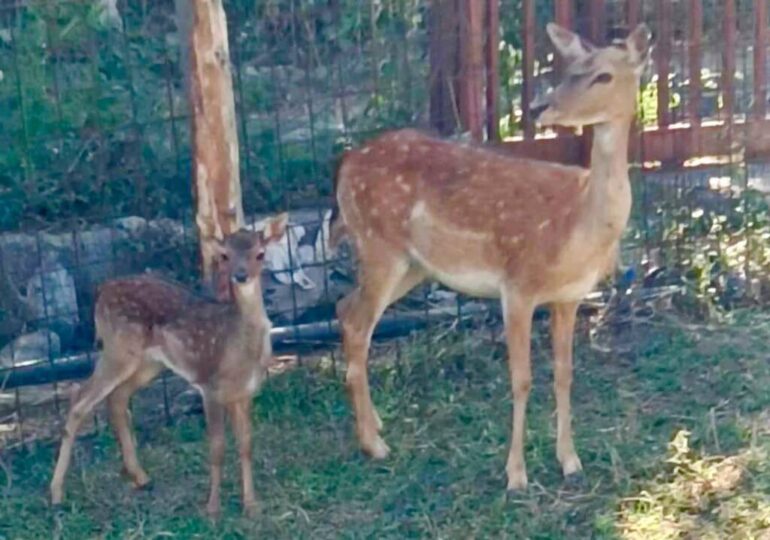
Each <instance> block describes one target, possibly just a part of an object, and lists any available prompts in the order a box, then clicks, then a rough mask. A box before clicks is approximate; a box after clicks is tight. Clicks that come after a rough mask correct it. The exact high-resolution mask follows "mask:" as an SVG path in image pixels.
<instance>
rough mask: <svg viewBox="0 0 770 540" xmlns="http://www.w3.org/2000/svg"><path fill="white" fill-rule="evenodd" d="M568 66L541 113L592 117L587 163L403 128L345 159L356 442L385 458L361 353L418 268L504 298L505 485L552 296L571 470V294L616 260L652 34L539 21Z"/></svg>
mask: <svg viewBox="0 0 770 540" xmlns="http://www.w3.org/2000/svg"><path fill="white" fill-rule="evenodd" d="M548 30H549V34H550V35H551V38H552V41H553V42H554V44H555V45H556V46H557V48H558V49H559V51H560V52H561V53H562V56H564V58H565V60H567V62H568V65H567V69H566V72H567V76H566V77H565V80H564V82H563V83H562V84H560V85H559V86H558V87H557V88H556V89H555V91H554V92H553V93H552V94H551V95H549V96H548V97H547V98H546V99H545V100H544V103H542V104H541V105H540V106H539V107H538V109H540V110H541V111H542V116H541V118H542V119H543V122H545V123H549V124H560V125H566V126H573V125H584V124H595V136H594V143H593V144H594V146H593V149H592V166H591V169H590V170H586V169H581V168H577V167H566V166H561V165H556V164H552V163H545V162H541V161H534V160H526V159H517V158H514V157H510V156H506V155H504V154H501V153H498V152H495V151H491V150H487V149H483V148H480V147H475V146H469V145H465V144H458V143H452V142H447V141H442V140H439V139H435V138H432V137H428V136H426V135H423V134H421V133H419V132H416V131H413V130H402V131H396V132H392V133H388V134H385V135H382V136H380V137H378V138H376V139H374V140H373V141H371V142H369V143H368V144H366V145H365V146H363V147H362V148H360V149H358V150H356V151H353V152H350V153H349V154H348V155H347V156H346V157H345V158H344V160H343V163H342V166H341V168H340V171H339V177H338V185H337V202H338V205H339V211H340V218H341V219H340V221H342V222H343V223H344V228H345V229H346V230H347V232H348V235H349V236H350V238H351V240H352V242H353V245H354V248H355V250H356V253H357V255H358V259H359V279H358V287H357V288H356V289H355V290H354V291H353V292H352V293H351V294H350V295H348V296H347V297H346V298H344V299H343V300H342V301H341V302H340V303H339V305H338V315H339V317H340V320H341V325H342V330H343V350H344V353H345V357H346V360H347V362H348V373H347V383H348V388H349V391H350V394H351V400H352V403H353V408H354V410H355V414H356V428H357V432H358V437H359V441H360V443H361V445H362V447H363V449H364V450H365V451H366V452H367V453H369V454H371V455H372V456H374V457H378V458H381V457H385V456H386V455H387V454H388V451H389V449H388V447H387V445H385V443H384V441H383V440H382V438H381V437H380V436H379V431H380V430H381V428H382V422H381V421H380V419H379V416H378V415H377V413H376V411H375V410H374V407H373V406H372V402H371V396H370V394H369V388H368V380H367V374H366V360H367V355H368V352H367V351H368V347H369V343H370V339H371V333H372V330H373V328H374V326H375V324H376V323H377V320H378V319H379V318H380V316H381V315H382V313H383V311H384V310H385V308H386V307H387V306H388V305H389V304H391V303H393V302H394V301H396V300H397V299H398V298H400V297H401V296H403V295H404V294H406V293H407V292H408V291H409V290H410V289H412V288H413V287H414V286H415V285H417V284H418V283H420V282H421V281H423V280H424V279H426V278H434V279H437V280H439V281H441V282H443V283H444V284H445V285H447V286H450V287H452V288H455V289H457V290H460V291H462V292H465V293H468V294H472V295H477V296H488V297H498V298H501V300H502V303H503V312H504V315H505V321H506V335H507V340H508V347H509V354H510V359H509V366H510V372H511V379H512V387H513V397H514V415H513V416H514V418H513V429H512V432H513V436H512V442H511V449H510V453H509V456H508V464H507V467H506V469H507V472H508V486H509V488H512V489H513V488H522V487H525V486H526V484H527V477H526V470H525V465H524V457H523V444H524V443H523V441H524V438H523V434H524V420H525V411H526V403H527V399H528V396H529V391H530V386H531V377H532V376H531V367H530V357H529V348H530V328H531V318H532V313H533V311H534V309H535V307H536V306H537V305H539V304H544V303H545V304H550V305H551V311H552V333H553V341H554V357H555V369H554V373H555V380H554V387H555V391H556V402H557V413H558V414H557V416H558V427H557V431H558V441H557V454H558V458H559V460H560V461H561V463H562V467H563V471H564V473H565V474H572V473H576V472H578V471H580V469H581V465H580V460H579V459H578V457H577V454H576V452H575V450H574V448H573V442H572V431H571V427H570V405H569V394H570V387H571V381H572V337H573V332H574V325H575V315H576V312H577V306H578V303H579V302H580V300H581V299H582V298H583V297H584V296H585V295H586V294H587V293H588V292H590V290H591V289H592V288H593V287H594V286H595V284H596V283H597V282H598V281H599V279H601V278H602V277H603V276H605V275H606V274H607V272H608V271H610V270H612V269H613V267H614V264H615V258H616V254H617V250H618V243H619V241H620V237H621V235H622V233H623V230H624V228H625V225H626V222H627V219H628V215H629V212H630V208H631V190H630V184H629V181H628V162H627V157H626V156H627V151H628V132H629V128H630V124H631V119H632V115H633V112H634V103H635V96H636V91H637V88H638V81H639V74H640V72H641V66H642V65H643V62H644V61H645V60H646V55H647V53H648V49H649V47H648V33H647V30H646V28H643V27H640V28H639V29H637V30H636V31H635V32H634V33H632V35H631V36H629V39H628V41H627V47H626V48H625V49H624V50H621V49H619V48H617V47H607V48H596V47H594V46H593V45H590V44H588V43H586V42H585V41H584V40H581V38H579V37H578V36H576V35H575V34H573V33H571V32H569V31H568V30H565V29H561V28H559V27H557V26H555V25H549V28H548Z"/></svg>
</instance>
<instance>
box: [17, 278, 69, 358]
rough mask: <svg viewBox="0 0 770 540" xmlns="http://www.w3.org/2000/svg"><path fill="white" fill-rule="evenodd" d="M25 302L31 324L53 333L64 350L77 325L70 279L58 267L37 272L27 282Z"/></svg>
mask: <svg viewBox="0 0 770 540" xmlns="http://www.w3.org/2000/svg"><path fill="white" fill-rule="evenodd" d="M26 302H27V305H28V306H29V308H30V312H31V315H32V318H33V322H34V323H35V324H36V325H38V326H45V327H48V328H50V329H52V330H54V331H55V332H56V333H57V334H58V335H59V337H60V338H61V341H62V342H63V345H64V347H65V348H66V347H67V346H68V345H69V344H70V343H71V341H72V338H73V336H74V335H75V331H76V329H77V326H78V324H79V321H80V316H79V311H78V300H77V290H76V288H75V280H74V279H73V277H72V275H71V274H70V273H69V272H68V271H67V270H65V269H64V268H62V267H61V266H58V265H57V266H56V267H54V269H53V270H50V271H38V272H37V273H36V274H34V275H33V276H32V277H31V278H30V280H29V281H28V282H27V294H26Z"/></svg>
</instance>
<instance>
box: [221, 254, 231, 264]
mask: <svg viewBox="0 0 770 540" xmlns="http://www.w3.org/2000/svg"><path fill="white" fill-rule="evenodd" d="M219 258H220V259H222V261H223V262H227V261H229V260H230V257H228V256H227V253H222V254H221V255H220V256H219Z"/></svg>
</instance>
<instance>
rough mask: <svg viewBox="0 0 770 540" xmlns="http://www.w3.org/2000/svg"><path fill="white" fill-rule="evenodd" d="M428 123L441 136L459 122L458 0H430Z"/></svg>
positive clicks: (450, 132)
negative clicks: (457, 93) (431, 0)
mask: <svg viewBox="0 0 770 540" xmlns="http://www.w3.org/2000/svg"><path fill="white" fill-rule="evenodd" d="M428 24H429V40H430V44H429V49H428V54H429V57H430V80H429V86H430V124H431V126H432V127H433V128H434V129H435V130H436V131H438V132H439V133H440V134H441V135H451V134H453V133H454V132H455V130H456V128H457V126H458V125H459V122H460V119H459V118H458V114H459V113H458V109H457V95H456V90H457V84H456V83H457V76H458V72H459V68H458V43H459V31H460V29H459V22H458V1H457V0H433V2H431V5H430V15H429V20H428Z"/></svg>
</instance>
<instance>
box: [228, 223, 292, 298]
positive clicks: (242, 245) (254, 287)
mask: <svg viewBox="0 0 770 540" xmlns="http://www.w3.org/2000/svg"><path fill="white" fill-rule="evenodd" d="M288 221H289V215H288V214H286V213H283V214H279V215H278V216H275V217H272V218H269V219H267V220H266V221H265V223H264V227H263V228H262V229H261V230H258V231H249V230H246V229H241V230H239V231H237V232H235V233H233V234H231V235H229V236H226V237H225V239H224V240H223V241H221V242H218V243H217V253H218V263H217V271H216V272H215V276H214V280H215V284H214V289H215V292H216V296H217V299H218V300H220V301H228V300H236V301H237V300H238V299H239V298H241V297H247V296H251V295H253V294H254V293H255V292H256V293H259V294H261V287H260V279H261V275H262V268H263V265H264V260H265V251H266V248H267V246H268V245H270V244H271V243H273V242H278V241H280V240H281V238H283V235H284V234H285V233H286V225H287V223H288Z"/></svg>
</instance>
